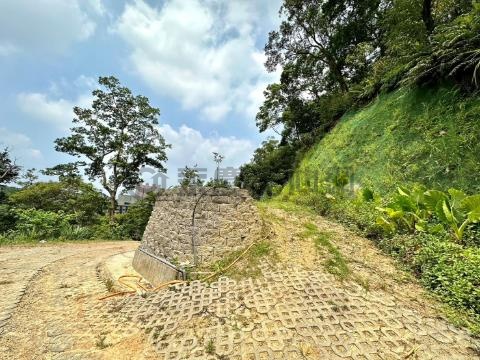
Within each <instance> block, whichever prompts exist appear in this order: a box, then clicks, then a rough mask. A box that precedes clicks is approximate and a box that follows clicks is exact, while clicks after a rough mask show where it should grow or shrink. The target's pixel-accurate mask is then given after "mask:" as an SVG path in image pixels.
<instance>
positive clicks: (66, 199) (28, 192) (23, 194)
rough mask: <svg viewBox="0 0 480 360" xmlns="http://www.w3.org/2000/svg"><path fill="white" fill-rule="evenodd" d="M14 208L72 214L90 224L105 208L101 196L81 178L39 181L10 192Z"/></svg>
mask: <svg viewBox="0 0 480 360" xmlns="http://www.w3.org/2000/svg"><path fill="white" fill-rule="evenodd" d="M9 201H10V203H11V204H12V205H13V206H14V207H17V208H22V209H36V210H43V211H48V212H56V213H57V212H63V213H66V214H73V215H74V218H75V220H76V222H77V223H78V224H79V225H91V224H93V223H95V222H96V220H97V218H98V216H100V215H103V214H104V213H105V210H106V208H107V201H106V198H105V196H104V195H103V194H102V193H101V192H100V191H98V190H97V189H95V188H94V187H93V185H92V184H86V183H84V182H83V181H82V180H81V179H76V180H75V181H73V180H71V179H70V180H69V181H67V180H66V179H64V180H63V181H60V182H39V183H35V184H32V185H30V186H28V187H25V188H23V189H22V190H20V191H17V192H15V193H13V194H11V195H10V197H9Z"/></svg>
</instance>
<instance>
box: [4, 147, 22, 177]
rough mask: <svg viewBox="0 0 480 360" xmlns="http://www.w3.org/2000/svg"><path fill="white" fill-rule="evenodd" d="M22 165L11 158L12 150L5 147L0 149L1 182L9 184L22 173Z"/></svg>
mask: <svg viewBox="0 0 480 360" xmlns="http://www.w3.org/2000/svg"><path fill="white" fill-rule="evenodd" d="M20 170H21V167H20V166H18V165H17V164H16V163H15V160H12V159H11V158H10V151H9V150H8V148H5V149H3V150H1V151H0V184H8V183H9V182H11V181H13V180H15V179H16V178H17V177H18V176H19V175H20Z"/></svg>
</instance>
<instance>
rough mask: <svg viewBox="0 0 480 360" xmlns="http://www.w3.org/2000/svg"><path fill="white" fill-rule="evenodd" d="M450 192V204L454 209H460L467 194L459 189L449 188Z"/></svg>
mask: <svg viewBox="0 0 480 360" xmlns="http://www.w3.org/2000/svg"><path fill="white" fill-rule="evenodd" d="M448 193H449V194H450V206H451V207H452V208H453V209H459V208H460V206H461V203H462V201H463V200H464V199H465V198H466V197H467V195H466V194H465V193H464V192H463V191H460V190H457V189H448Z"/></svg>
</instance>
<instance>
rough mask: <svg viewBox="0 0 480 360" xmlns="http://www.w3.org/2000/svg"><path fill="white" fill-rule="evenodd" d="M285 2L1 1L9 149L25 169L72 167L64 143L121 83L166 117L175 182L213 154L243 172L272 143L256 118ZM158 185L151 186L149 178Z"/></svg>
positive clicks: (0, 125) (2, 105)
mask: <svg viewBox="0 0 480 360" xmlns="http://www.w3.org/2000/svg"><path fill="white" fill-rule="evenodd" d="M280 3H281V1H280V0H167V1H147V0H127V1H119V0H36V1H34V2H33V1H31V0H1V1H0V145H1V146H2V147H4V146H8V147H9V148H10V149H11V150H12V153H13V155H14V157H15V158H16V159H17V162H18V163H19V164H20V165H22V166H24V167H25V168H32V167H35V168H37V169H41V168H45V167H48V166H52V165H55V164H58V163H61V162H65V161H68V160H69V157H68V156H66V155H63V154H59V153H57V152H55V150H54V146H53V141H54V140H55V139H56V138H57V137H61V136H64V135H66V134H68V129H69V127H70V125H71V120H72V118H73V113H72V107H73V106H76V105H78V106H83V107H86V106H89V104H90V103H91V91H92V89H93V88H95V86H96V81H97V78H98V76H104V75H105V76H106V75H114V76H116V77H118V78H119V79H120V81H121V82H122V84H124V85H126V86H128V87H129V88H130V89H132V91H133V92H134V93H137V94H142V95H146V96H147V97H149V99H150V101H151V103H152V105H154V106H156V107H159V108H160V110H161V116H160V131H161V132H162V134H163V135H164V137H165V138H166V140H167V142H169V143H170V144H172V149H171V150H170V151H169V152H168V156H169V161H168V163H167V166H168V170H169V171H168V175H169V176H170V177H171V178H175V175H176V169H177V168H178V167H183V166H185V165H189V166H192V165H194V164H198V165H199V166H201V167H208V168H209V169H211V170H212V173H213V168H214V164H213V161H212V159H211V158H212V156H211V153H212V152H213V151H217V152H220V153H222V154H224V155H225V157H226V159H225V162H224V165H229V166H235V167H236V166H239V165H240V164H242V163H244V162H246V161H248V160H249V159H250V157H251V155H252V152H253V150H254V149H255V148H256V147H257V146H258V145H259V143H260V142H261V141H262V140H264V139H265V138H266V136H267V135H266V134H258V131H257V129H256V127H255V114H256V111H257V109H258V106H259V105H260V104H261V103H262V100H263V90H264V89H265V87H266V85H267V84H268V83H271V82H274V81H276V80H277V79H278V76H279V75H278V73H273V74H270V73H267V72H266V70H265V69H264V66H263V63H264V61H265V58H264V54H263V47H264V43H265V41H266V38H267V35H268V32H269V31H270V30H273V29H275V28H276V27H277V26H278V22H279V19H278V15H277V13H278V9H279V7H280ZM146 180H147V181H148V179H146Z"/></svg>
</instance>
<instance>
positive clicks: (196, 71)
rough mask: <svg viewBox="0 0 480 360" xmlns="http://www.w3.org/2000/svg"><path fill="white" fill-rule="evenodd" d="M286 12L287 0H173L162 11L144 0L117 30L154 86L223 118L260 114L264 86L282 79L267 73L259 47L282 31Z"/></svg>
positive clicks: (129, 11)
mask: <svg viewBox="0 0 480 360" xmlns="http://www.w3.org/2000/svg"><path fill="white" fill-rule="evenodd" d="M279 7H280V1H279V0H275V1H271V0H263V1H255V0H167V1H166V2H165V3H164V4H163V6H162V7H161V8H154V7H151V6H150V5H148V4H147V3H145V2H144V1H143V0H137V1H135V2H133V3H131V4H129V5H127V6H126V7H125V9H124V11H123V13H122V15H121V16H120V18H119V19H118V21H117V23H116V25H115V28H114V31H115V32H116V33H118V34H119V35H120V37H121V38H122V39H124V40H125V41H126V42H127V43H128V44H129V46H130V47H131V49H132V53H131V56H130V62H131V65H132V66H133V68H134V69H135V71H136V72H137V73H138V74H139V75H140V76H141V78H142V79H143V80H144V81H145V82H146V83H147V84H149V86H150V87H152V88H153V89H155V90H156V91H158V93H160V94H162V95H165V96H169V97H172V98H175V99H178V100H179V101H180V102H181V103H182V105H183V106H184V107H185V108H187V109H200V110H201V111H202V113H203V115H204V116H205V117H206V118H208V119H210V120H212V121H219V120H221V119H223V118H225V117H226V115H227V114H229V113H230V112H235V113H238V114H242V115H247V116H252V115H253V114H255V112H256V108H257V107H258V105H259V104H260V103H261V102H262V101H263V93H262V91H258V89H259V88H261V89H262V90H263V88H264V87H265V86H266V84H268V83H269V82H272V81H275V80H276V79H277V77H278V74H268V73H266V71H265V69H264V66H263V63H264V60H265V59H264V55H263V49H259V48H258V44H257V42H258V36H259V35H263V36H264V35H265V34H266V32H268V30H270V29H273V28H275V26H276V25H275V23H274V21H275V19H276V18H277V17H276V14H275V13H276V11H278V8H279ZM252 109H255V110H252Z"/></svg>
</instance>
